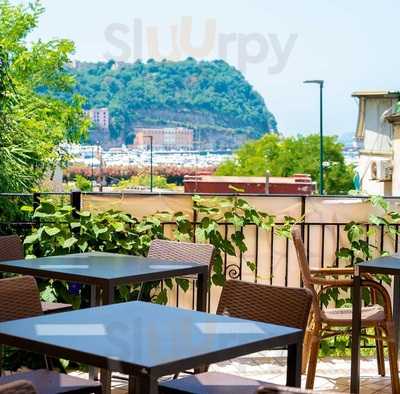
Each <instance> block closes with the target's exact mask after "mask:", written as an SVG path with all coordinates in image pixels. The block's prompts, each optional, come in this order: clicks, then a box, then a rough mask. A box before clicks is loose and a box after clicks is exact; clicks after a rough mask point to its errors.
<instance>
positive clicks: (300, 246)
mask: <svg viewBox="0 0 400 394" xmlns="http://www.w3.org/2000/svg"><path fill="white" fill-rule="evenodd" d="M292 238H293V243H294V246H295V248H296V254H297V261H298V263H299V268H300V273H301V278H302V280H303V283H304V287H305V288H307V289H309V290H310V291H311V293H312V295H313V304H312V305H313V311H314V313H315V314H316V316H318V315H319V314H320V307H319V304H318V297H317V292H316V290H315V288H314V285H313V283H312V280H311V272H310V267H309V265H308V260H307V256H306V250H305V248H304V243H303V240H302V237H301V233H300V230H299V229H297V228H296V229H293V230H292Z"/></svg>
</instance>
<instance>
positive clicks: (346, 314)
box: [322, 305, 385, 326]
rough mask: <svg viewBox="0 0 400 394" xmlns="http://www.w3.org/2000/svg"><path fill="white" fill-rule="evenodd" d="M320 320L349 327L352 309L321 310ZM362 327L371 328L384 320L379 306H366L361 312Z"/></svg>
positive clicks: (383, 313)
mask: <svg viewBox="0 0 400 394" xmlns="http://www.w3.org/2000/svg"><path fill="white" fill-rule="evenodd" d="M322 319H323V320H324V322H326V323H329V324H331V325H334V324H337V325H346V326H347V325H351V323H352V320H353V310H352V308H336V309H329V308H328V309H324V310H322ZM361 320H362V325H363V326H372V325H374V324H376V323H379V322H383V321H384V320H385V312H384V309H383V307H381V306H380V305H373V306H367V307H364V308H362V310H361Z"/></svg>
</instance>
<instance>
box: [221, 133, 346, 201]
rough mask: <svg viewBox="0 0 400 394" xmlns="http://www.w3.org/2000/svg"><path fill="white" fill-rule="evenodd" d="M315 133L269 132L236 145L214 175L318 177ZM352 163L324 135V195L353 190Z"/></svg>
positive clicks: (335, 141) (338, 146)
mask: <svg viewBox="0 0 400 394" xmlns="http://www.w3.org/2000/svg"><path fill="white" fill-rule="evenodd" d="M319 142H320V140H319V135H308V136H297V137H287V138H285V137H283V136H282V135H279V134H276V133H273V134H268V135H265V136H264V137H262V138H261V139H259V140H257V141H251V142H248V143H247V144H245V145H243V146H242V147H241V148H239V149H238V150H237V151H236V153H235V155H234V158H233V159H232V160H227V161H226V162H224V163H222V164H221V165H220V166H219V167H218V169H217V171H216V174H217V175H236V176H246V175H249V176H265V174H266V173H267V171H269V172H270V174H271V176H285V177H287V176H292V175H293V174H296V173H304V174H310V175H311V177H312V179H313V180H314V181H317V182H318V180H319ZM353 177H354V168H353V166H350V165H347V164H346V163H345V160H344V156H343V145H342V144H340V143H339V142H338V140H337V137H336V136H326V137H324V183H325V192H326V193H328V194H347V193H348V191H349V190H351V189H353Z"/></svg>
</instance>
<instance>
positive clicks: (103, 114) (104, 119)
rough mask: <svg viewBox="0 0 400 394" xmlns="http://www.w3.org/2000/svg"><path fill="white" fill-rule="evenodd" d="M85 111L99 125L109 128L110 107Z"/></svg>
mask: <svg viewBox="0 0 400 394" xmlns="http://www.w3.org/2000/svg"><path fill="white" fill-rule="evenodd" d="M85 113H86V115H87V116H88V117H89V119H90V120H91V121H92V122H93V123H94V124H95V125H96V126H97V127H99V128H100V129H104V130H108V127H109V125H110V116H109V113H108V108H92V109H89V110H87V111H85Z"/></svg>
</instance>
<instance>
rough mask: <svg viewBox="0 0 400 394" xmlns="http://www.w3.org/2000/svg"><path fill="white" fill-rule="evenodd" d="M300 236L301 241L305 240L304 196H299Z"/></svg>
mask: <svg viewBox="0 0 400 394" xmlns="http://www.w3.org/2000/svg"><path fill="white" fill-rule="evenodd" d="M300 214H301V217H302V220H301V230H300V231H301V238H302V239H303V242H305V239H304V237H305V221H306V218H305V214H306V196H301V213H300Z"/></svg>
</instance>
